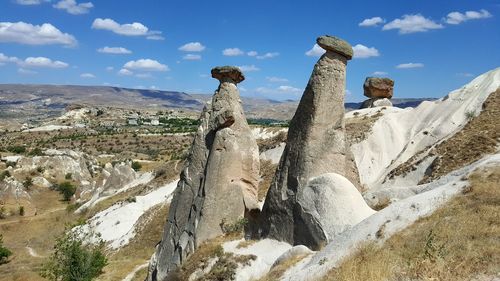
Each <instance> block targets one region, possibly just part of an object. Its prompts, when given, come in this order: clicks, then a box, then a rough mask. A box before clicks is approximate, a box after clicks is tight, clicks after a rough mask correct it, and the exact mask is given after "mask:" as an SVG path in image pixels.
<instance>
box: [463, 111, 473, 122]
mask: <svg viewBox="0 0 500 281" xmlns="http://www.w3.org/2000/svg"><path fill="white" fill-rule="evenodd" d="M474 117H476V112H475V111H467V112H465V118H467V121H471V120H472V119H474Z"/></svg>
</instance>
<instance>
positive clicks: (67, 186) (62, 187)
mask: <svg viewBox="0 0 500 281" xmlns="http://www.w3.org/2000/svg"><path fill="white" fill-rule="evenodd" d="M54 189H56V190H57V191H59V193H61V194H62V196H63V200H64V201H67V202H69V201H71V197H73V195H74V194H75V192H76V186H74V185H73V184H72V183H71V182H69V181H65V182H63V183H61V184H57V185H55V186H54Z"/></svg>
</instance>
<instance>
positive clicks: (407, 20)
mask: <svg viewBox="0 0 500 281" xmlns="http://www.w3.org/2000/svg"><path fill="white" fill-rule="evenodd" d="M441 28H443V25H442V24H439V23H436V22H435V21H433V20H431V19H428V18H425V17H424V16H422V15H420V14H416V15H404V16H403V17H402V18H401V19H395V20H393V21H391V22H389V23H387V24H386V25H384V27H382V30H391V29H398V30H399V33H400V34H408V33H414V32H426V31H429V30H431V29H441Z"/></svg>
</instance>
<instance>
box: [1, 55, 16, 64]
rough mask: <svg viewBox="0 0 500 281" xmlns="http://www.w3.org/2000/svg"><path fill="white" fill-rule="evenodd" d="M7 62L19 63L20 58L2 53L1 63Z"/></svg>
mask: <svg viewBox="0 0 500 281" xmlns="http://www.w3.org/2000/svg"><path fill="white" fill-rule="evenodd" d="M7 62H13V63H18V62H19V59H18V58H16V57H9V56H6V55H4V54H3V53H0V63H2V64H4V63H7Z"/></svg>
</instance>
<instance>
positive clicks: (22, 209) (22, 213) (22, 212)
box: [19, 206, 24, 216]
mask: <svg viewBox="0 0 500 281" xmlns="http://www.w3.org/2000/svg"><path fill="white" fill-rule="evenodd" d="M19 215H20V216H24V206H19Z"/></svg>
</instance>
